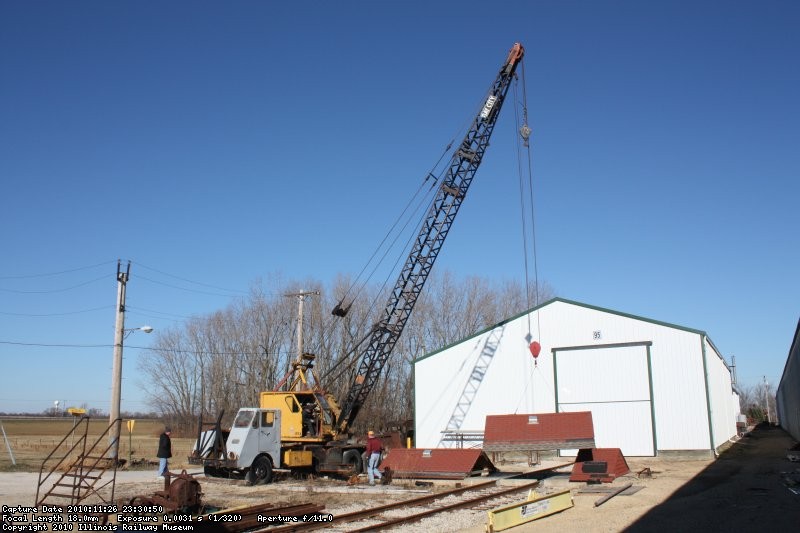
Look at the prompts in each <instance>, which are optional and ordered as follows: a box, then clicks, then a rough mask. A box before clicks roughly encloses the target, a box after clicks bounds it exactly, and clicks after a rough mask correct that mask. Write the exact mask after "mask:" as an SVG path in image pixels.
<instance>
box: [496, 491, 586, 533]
mask: <svg viewBox="0 0 800 533" xmlns="http://www.w3.org/2000/svg"><path fill="white" fill-rule="evenodd" d="M572 505H573V504H572V493H571V492H570V490H569V489H567V490H564V491H561V492H554V493H553V494H547V495H545V496H540V495H538V494H537V493H535V492H534V491H530V492H529V493H528V498H527V499H526V500H525V501H522V502H518V503H512V504H511V505H505V506H503V507H498V508H496V509H492V510H491V511H488V513H489V522H488V523H487V524H486V531H487V532H489V533H492V532H493V531H502V530H504V529H508V528H511V527H514V526H518V525H520V524H524V523H525V522H530V521H531V520H536V519H539V518H543V517H545V516H549V515H551V514H555V513H560V512H561V511H563V510H565V509H569V508H570V507H572Z"/></svg>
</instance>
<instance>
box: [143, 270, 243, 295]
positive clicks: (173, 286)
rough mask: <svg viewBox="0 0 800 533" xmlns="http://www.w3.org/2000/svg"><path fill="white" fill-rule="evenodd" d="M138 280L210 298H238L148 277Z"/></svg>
mask: <svg viewBox="0 0 800 533" xmlns="http://www.w3.org/2000/svg"><path fill="white" fill-rule="evenodd" d="M136 279H143V280H145V281H149V282H150V283H155V284H156V285H161V286H164V287H170V288H172V289H178V290H180V291H185V292H193V293H195V294H206V295H209V296H222V297H224V298H235V297H237V296H234V295H231V294H222V293H219V292H209V291H200V290H197V289H189V288H187V287H179V286H177V285H172V284H170V283H165V282H163V281H158V280H154V279H150V278H148V277H146V276H142V275H137V276H136Z"/></svg>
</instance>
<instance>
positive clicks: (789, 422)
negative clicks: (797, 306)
mask: <svg viewBox="0 0 800 533" xmlns="http://www.w3.org/2000/svg"><path fill="white" fill-rule="evenodd" d="M775 400H776V402H777V404H778V405H777V407H778V422H780V424H781V427H782V428H783V429H785V430H786V431H787V433H789V435H791V436H792V437H793V438H794V439H795V440H798V441H800V320H798V321H797V329H796V330H795V332H794V338H793V339H792V346H791V348H789V356H788V357H787V358H786V366H784V368H783V375H782V376H781V382H780V384H779V385H778V392H777V394H776V395H775Z"/></svg>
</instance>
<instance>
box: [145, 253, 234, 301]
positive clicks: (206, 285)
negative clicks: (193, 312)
mask: <svg viewBox="0 0 800 533" xmlns="http://www.w3.org/2000/svg"><path fill="white" fill-rule="evenodd" d="M134 263H136V265H137V266H140V267H142V268H144V269H147V270H152V271H153V272H158V273H159V274H163V275H165V276H169V277H171V278H175V279H179V280H181V281H185V282H187V283H194V284H195V285H200V286H202V287H209V288H211V289H217V290H220V291H226V292H236V293H239V294H247V291H243V290H239V289H226V288H225V287H217V286H216V285H209V284H208V283H201V282H199V281H192V280H190V279H187V278H182V277H180V276H176V275H174V274H170V273H168V272H164V271H162V270H158V269H155V268H153V267H149V266H147V265H144V264H142V263H140V262H138V261H134ZM139 277H141V276H139Z"/></svg>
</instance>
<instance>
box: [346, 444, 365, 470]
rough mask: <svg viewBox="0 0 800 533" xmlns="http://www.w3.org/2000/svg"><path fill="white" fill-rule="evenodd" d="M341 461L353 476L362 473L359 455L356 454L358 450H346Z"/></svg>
mask: <svg viewBox="0 0 800 533" xmlns="http://www.w3.org/2000/svg"><path fill="white" fill-rule="evenodd" d="M342 461H344V464H346V465H348V466H349V467H350V470H351V472H352V473H353V474H360V473H361V472H362V464H363V463H362V462H361V454H360V453H358V450H347V451H346V452H344V454H343V455H342Z"/></svg>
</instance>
